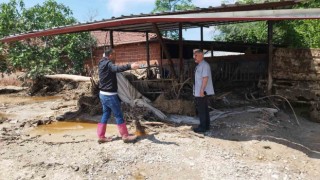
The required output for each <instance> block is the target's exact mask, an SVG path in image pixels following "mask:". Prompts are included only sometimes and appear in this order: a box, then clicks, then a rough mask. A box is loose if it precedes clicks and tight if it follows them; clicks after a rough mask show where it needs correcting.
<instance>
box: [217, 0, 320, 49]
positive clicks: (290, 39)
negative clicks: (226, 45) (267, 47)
mask: <svg viewBox="0 0 320 180" xmlns="http://www.w3.org/2000/svg"><path fill="white" fill-rule="evenodd" d="M257 2H261V1H260V0H242V1H239V3H257ZM312 7H320V1H319V0H311V1H308V2H306V3H302V4H299V5H297V6H295V7H294V8H312ZM319 27H320V21H319V20H290V21H289V20H287V21H280V22H276V23H275V24H274V35H273V43H274V44H281V45H286V46H289V47H298V48H299V47H300V48H301V47H310V48H319V47H320V32H319ZM217 29H218V30H219V31H220V32H221V34H220V35H219V36H218V37H216V38H215V40H218V41H228V42H235V41H236V42H245V43H266V42H267V24H266V22H265V21H261V22H250V23H241V24H231V25H223V26H217Z"/></svg>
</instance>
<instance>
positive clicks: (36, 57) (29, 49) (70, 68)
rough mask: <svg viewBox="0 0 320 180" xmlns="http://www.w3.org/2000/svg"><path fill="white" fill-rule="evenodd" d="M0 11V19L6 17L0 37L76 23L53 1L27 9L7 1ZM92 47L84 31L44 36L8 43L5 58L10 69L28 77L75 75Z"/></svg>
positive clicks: (13, 1) (21, 2) (1, 27)
mask: <svg viewBox="0 0 320 180" xmlns="http://www.w3.org/2000/svg"><path fill="white" fill-rule="evenodd" d="M0 8H1V12H0V17H6V19H2V18H1V19H2V20H1V21H0V29H1V34H0V37H4V36H7V35H9V34H13V33H21V32H29V31H33V30H38V29H47V28H51V27H57V26H64V25H68V24H74V23H77V21H76V19H75V18H73V17H72V11H71V10H70V9H69V8H68V7H66V6H64V5H63V4H58V3H57V2H55V1H53V0H47V1H45V2H44V3H43V5H39V4H38V5H35V6H34V7H32V8H29V9H25V8H24V3H23V1H22V0H19V1H18V2H17V1H16V0H11V1H10V2H9V3H7V4H5V3H3V4H1V5H0ZM7 12H9V14H8V13H7ZM8 27H10V28H8ZM94 45H95V41H94V40H93V38H92V37H91V35H90V34H89V33H87V32H86V33H74V34H65V35H57V36H45V37H39V38H32V39H27V40H24V41H20V42H14V43H10V44H8V46H9V47H8V48H7V50H8V53H7V54H6V56H7V58H8V60H9V62H10V64H11V65H12V66H13V67H14V68H19V69H22V70H26V71H27V72H28V74H27V75H28V76H30V77H37V76H41V75H43V74H48V73H76V74H79V73H81V72H82V71H83V62H84V60H85V59H87V58H88V57H89V55H90V48H91V46H94Z"/></svg>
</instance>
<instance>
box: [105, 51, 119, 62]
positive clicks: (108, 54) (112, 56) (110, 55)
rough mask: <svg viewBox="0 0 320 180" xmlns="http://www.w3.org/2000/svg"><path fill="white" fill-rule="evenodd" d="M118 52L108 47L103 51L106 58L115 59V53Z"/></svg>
mask: <svg viewBox="0 0 320 180" xmlns="http://www.w3.org/2000/svg"><path fill="white" fill-rule="evenodd" d="M115 53H116V52H115V50H113V49H111V48H110V49H107V50H106V51H105V52H104V53H103V57H106V58H108V59H109V60H113V61H114V60H115V57H116V56H115V55H116V54H115Z"/></svg>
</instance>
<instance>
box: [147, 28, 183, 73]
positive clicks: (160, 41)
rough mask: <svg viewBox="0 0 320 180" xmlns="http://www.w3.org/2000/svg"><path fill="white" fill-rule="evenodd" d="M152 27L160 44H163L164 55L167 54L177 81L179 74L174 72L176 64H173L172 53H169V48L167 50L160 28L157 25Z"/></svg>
mask: <svg viewBox="0 0 320 180" xmlns="http://www.w3.org/2000/svg"><path fill="white" fill-rule="evenodd" d="M152 26H153V30H154V32H155V33H156V34H157V37H158V39H159V43H160V44H161V47H162V49H163V51H164V53H165V54H166V57H167V59H168V61H169V65H170V71H171V73H172V75H173V77H174V78H175V79H176V78H177V74H176V71H175V70H174V64H173V62H172V59H171V55H170V53H169V51H168V48H167V46H166V44H165V43H164V41H163V39H162V35H161V33H160V30H159V28H158V26H157V24H156V23H152Z"/></svg>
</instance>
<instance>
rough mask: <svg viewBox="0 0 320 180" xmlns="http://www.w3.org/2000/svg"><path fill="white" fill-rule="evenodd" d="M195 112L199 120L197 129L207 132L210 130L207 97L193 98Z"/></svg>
mask: <svg viewBox="0 0 320 180" xmlns="http://www.w3.org/2000/svg"><path fill="white" fill-rule="evenodd" d="M195 105H196V110H197V112H198V117H199V119H200V125H199V128H202V129H205V130H209V129H210V116H209V107H208V97H207V96H204V97H195Z"/></svg>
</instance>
